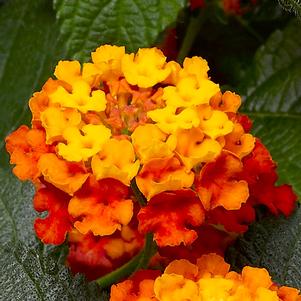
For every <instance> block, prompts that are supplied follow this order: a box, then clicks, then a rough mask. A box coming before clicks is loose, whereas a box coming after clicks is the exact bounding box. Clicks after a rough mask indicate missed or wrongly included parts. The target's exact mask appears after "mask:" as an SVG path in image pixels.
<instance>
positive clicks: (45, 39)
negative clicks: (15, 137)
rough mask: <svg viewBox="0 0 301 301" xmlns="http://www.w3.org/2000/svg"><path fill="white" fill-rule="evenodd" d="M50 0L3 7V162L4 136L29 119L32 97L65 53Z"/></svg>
mask: <svg viewBox="0 0 301 301" xmlns="http://www.w3.org/2000/svg"><path fill="white" fill-rule="evenodd" d="M58 35H59V30H58V26H57V25H56V24H55V14H54V12H53V10H52V8H51V1H48V0H26V1H23V0H10V1H5V2H4V3H3V4H2V5H1V6H0V91H1V93H0V103H1V108H0V123H1V127H0V150H2V151H1V152H0V163H1V165H2V164H4V162H5V161H7V156H5V155H4V151H3V145H4V142H3V138H4V137H5V136H6V135H7V133H8V132H10V131H12V130H14V129H15V128H16V127H17V126H19V125H20V124H21V123H24V121H27V120H28V119H29V114H28V99H29V98H30V96H31V94H32V93H33V92H34V91H36V90H38V89H40V87H41V85H42V83H43V82H44V81H45V80H46V79H47V77H49V75H50V74H51V71H52V69H53V68H54V66H55V64H56V62H57V60H58V59H59V58H60V57H61V56H63V50H62V45H63V44H62V42H61V40H60V39H58Z"/></svg>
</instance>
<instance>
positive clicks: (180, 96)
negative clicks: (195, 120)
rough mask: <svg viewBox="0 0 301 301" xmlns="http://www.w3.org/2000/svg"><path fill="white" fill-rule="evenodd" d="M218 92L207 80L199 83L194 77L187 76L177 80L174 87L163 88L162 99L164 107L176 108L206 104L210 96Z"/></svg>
mask: <svg viewBox="0 0 301 301" xmlns="http://www.w3.org/2000/svg"><path fill="white" fill-rule="evenodd" d="M218 91H219V86H218V85H217V84H215V83H214V82H212V81H211V80H209V79H206V78H204V79H202V80H200V82H198V81H197V79H196V78H195V77H192V76H188V77H184V78H182V79H180V80H179V82H178V83H177V85H176V87H173V86H168V87H165V88H164V94H163V99H164V100H166V105H167V106H171V107H176V108H182V107H185V108H186V107H190V106H193V105H200V104H208V103H209V100H210V98H211V97H212V96H214V95H215V94H216V93H217V92H218Z"/></svg>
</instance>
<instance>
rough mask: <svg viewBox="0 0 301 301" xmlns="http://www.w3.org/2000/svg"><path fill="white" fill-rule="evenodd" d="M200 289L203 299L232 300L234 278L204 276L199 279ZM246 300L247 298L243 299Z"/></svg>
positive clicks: (204, 300) (213, 300) (210, 300)
mask: <svg viewBox="0 0 301 301" xmlns="http://www.w3.org/2000/svg"><path fill="white" fill-rule="evenodd" d="M198 286H199V289H200V293H199V298H200V300H203V301H219V300H225V301H226V300H231V299H230V298H229V297H230V295H231V289H232V288H233V286H234V282H233V281H232V280H228V279H223V278H217V277H214V278H207V279H206V278H202V279H200V280H199V281H198ZM242 300H244V301H245V299H242Z"/></svg>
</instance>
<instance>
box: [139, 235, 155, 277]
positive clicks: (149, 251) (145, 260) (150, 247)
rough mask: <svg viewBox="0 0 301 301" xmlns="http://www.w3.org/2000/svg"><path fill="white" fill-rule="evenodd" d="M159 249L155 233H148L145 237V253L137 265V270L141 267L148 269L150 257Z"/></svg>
mask: <svg viewBox="0 0 301 301" xmlns="http://www.w3.org/2000/svg"><path fill="white" fill-rule="evenodd" d="M156 251H157V246H156V244H155V243H154V241H153V234H152V233H147V234H146V237H145V245H144V250H143V254H142V256H141V257H140V260H139V264H138V265H137V267H136V270H135V272H136V271H138V270H140V269H147V267H148V264H149V260H150V258H151V257H152V256H153V255H154V254H155V252H156Z"/></svg>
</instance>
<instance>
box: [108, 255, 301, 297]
mask: <svg viewBox="0 0 301 301" xmlns="http://www.w3.org/2000/svg"><path fill="white" fill-rule="evenodd" d="M110 300H111V301H138V300H145V301H183V300H189V301H197V300H202V301H213V300H216V301H241V300H243V301H300V300H301V295H299V291H298V290H297V289H294V288H291V287H287V286H281V287H280V286H278V285H277V284H275V283H273V281H272V280H271V277H270V275H269V273H268V271H267V270H266V269H264V268H254V267H249V266H247V267H244V268H243V270H242V272H241V273H237V272H234V271H230V266H229V264H227V263H226V262H225V261H224V259H223V258H222V257H221V256H219V255H216V254H214V253H210V254H207V255H203V256H202V257H200V258H198V260H197V262H196V264H193V263H191V262H189V261H188V260H185V259H181V260H174V261H173V262H171V263H170V264H169V265H168V266H167V267H166V268H165V270H164V273H161V272H160V271H154V270H145V271H140V272H138V273H136V274H135V275H134V276H133V277H131V279H129V280H126V281H123V282H121V283H119V284H117V285H113V286H112V288H111V299H110Z"/></svg>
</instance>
